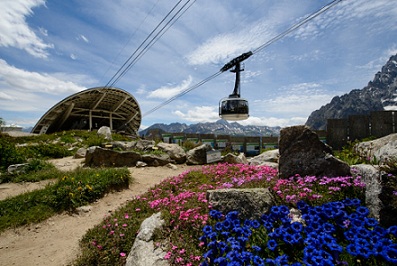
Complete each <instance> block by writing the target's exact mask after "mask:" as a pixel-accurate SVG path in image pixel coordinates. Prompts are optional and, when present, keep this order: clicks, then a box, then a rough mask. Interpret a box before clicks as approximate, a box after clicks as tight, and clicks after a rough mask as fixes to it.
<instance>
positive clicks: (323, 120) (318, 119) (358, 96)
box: [306, 55, 397, 130]
mask: <svg viewBox="0 0 397 266" xmlns="http://www.w3.org/2000/svg"><path fill="white" fill-rule="evenodd" d="M390 110H397V55H393V56H391V57H390V59H389V60H388V61H387V63H386V64H385V65H384V66H383V67H382V69H381V71H379V72H378V73H376V74H375V77H374V79H373V80H372V81H370V82H369V83H368V85H367V86H365V87H364V88H363V89H361V90H359V89H357V90H352V91H351V92H349V93H347V94H344V95H342V96H335V97H334V98H333V99H332V100H331V102H330V103H328V104H326V105H324V106H322V107H321V108H320V109H319V110H316V111H314V112H312V113H311V114H310V116H309V118H308V119H307V121H306V125H307V126H309V127H310V128H312V129H314V130H325V129H326V126H327V119H340V118H348V117H349V116H350V115H369V114H370V112H372V111H390Z"/></svg>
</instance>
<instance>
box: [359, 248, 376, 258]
mask: <svg viewBox="0 0 397 266" xmlns="http://www.w3.org/2000/svg"><path fill="white" fill-rule="evenodd" d="M356 250H357V255H358V256H361V257H363V258H364V259H368V258H369V257H370V256H371V255H372V252H371V250H370V249H369V248H368V247H367V246H358V247H357V249H356Z"/></svg>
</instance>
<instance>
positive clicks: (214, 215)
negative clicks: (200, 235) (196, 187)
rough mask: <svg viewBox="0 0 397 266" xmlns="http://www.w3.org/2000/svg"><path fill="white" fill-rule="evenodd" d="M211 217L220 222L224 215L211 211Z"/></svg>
mask: <svg viewBox="0 0 397 266" xmlns="http://www.w3.org/2000/svg"><path fill="white" fill-rule="evenodd" d="M210 216H211V217H212V218H213V219H216V220H219V219H221V218H222V213H221V212H220V211H217V210H210Z"/></svg>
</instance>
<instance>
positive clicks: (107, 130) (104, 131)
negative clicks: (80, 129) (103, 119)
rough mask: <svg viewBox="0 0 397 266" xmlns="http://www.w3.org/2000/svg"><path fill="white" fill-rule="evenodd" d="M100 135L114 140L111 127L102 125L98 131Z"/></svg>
mask: <svg viewBox="0 0 397 266" xmlns="http://www.w3.org/2000/svg"><path fill="white" fill-rule="evenodd" d="M97 134H98V136H102V137H104V138H105V139H106V140H109V141H110V140H112V130H111V129H110V127H105V126H103V127H100V128H99V129H98V131H97Z"/></svg>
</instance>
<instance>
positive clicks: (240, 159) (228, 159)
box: [223, 153, 248, 164]
mask: <svg viewBox="0 0 397 266" xmlns="http://www.w3.org/2000/svg"><path fill="white" fill-rule="evenodd" d="M223 162H225V163H231V164H235V163H238V164H248V160H247V158H246V157H245V155H244V153H240V154H239V155H234V154H232V153H228V154H226V155H225V156H224V157H223Z"/></svg>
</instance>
